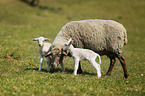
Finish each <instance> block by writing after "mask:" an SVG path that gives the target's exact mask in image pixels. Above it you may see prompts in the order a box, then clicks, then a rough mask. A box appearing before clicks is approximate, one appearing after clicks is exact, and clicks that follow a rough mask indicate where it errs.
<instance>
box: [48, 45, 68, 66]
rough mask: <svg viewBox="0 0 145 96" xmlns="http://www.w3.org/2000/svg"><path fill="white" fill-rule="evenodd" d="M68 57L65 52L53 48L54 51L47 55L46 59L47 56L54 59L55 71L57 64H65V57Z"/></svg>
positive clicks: (52, 62) (52, 63)
mask: <svg viewBox="0 0 145 96" xmlns="http://www.w3.org/2000/svg"><path fill="white" fill-rule="evenodd" d="M66 55H67V54H66V52H64V51H63V50H61V49H59V48H52V50H51V51H50V52H48V53H47V54H46V57H47V56H51V57H52V60H51V67H52V69H55V68H57V64H59V63H62V62H63V59H64V56H66Z"/></svg>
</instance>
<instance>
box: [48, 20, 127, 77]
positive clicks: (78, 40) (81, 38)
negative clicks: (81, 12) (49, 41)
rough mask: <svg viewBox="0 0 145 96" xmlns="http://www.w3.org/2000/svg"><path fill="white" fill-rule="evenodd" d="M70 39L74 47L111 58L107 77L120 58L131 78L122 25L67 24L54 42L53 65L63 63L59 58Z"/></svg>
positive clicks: (85, 21) (74, 22) (96, 23)
mask: <svg viewBox="0 0 145 96" xmlns="http://www.w3.org/2000/svg"><path fill="white" fill-rule="evenodd" d="M70 38H72V39H73V40H74V43H73V45H74V47H79V48H86V49H91V50H93V51H94V52H96V53H99V54H100V55H107V56H108V57H109V58H110V67H109V69H108V71H107V73H106V75H110V74H111V71H112V69H113V67H114V64H115V61H116V58H118V59H119V61H120V63H121V65H122V67H123V71H124V77H125V78H127V77H128V76H129V74H128V71H127V67H126V63H125V59H124V57H123V56H122V48H123V45H124V44H127V33H126V29H125V28H124V27H123V25H122V24H120V23H118V22H116V21H113V20H100V19H94V20H82V21H72V22H69V23H67V24H66V25H64V26H63V27H62V29H61V31H60V32H59V33H58V34H57V36H56V38H55V40H54V41H53V48H52V50H51V52H49V55H50V54H51V55H52V56H53V60H52V63H53V64H56V62H58V60H60V61H61V62H62V60H63V59H62V58H58V57H59V55H60V54H61V53H60V52H61V50H62V47H63V45H64V44H65V42H67V41H68V40H69V39H70ZM62 55H63V54H62ZM62 55H61V56H62Z"/></svg>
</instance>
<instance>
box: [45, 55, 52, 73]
mask: <svg viewBox="0 0 145 96" xmlns="http://www.w3.org/2000/svg"><path fill="white" fill-rule="evenodd" d="M46 61H47V67H46V68H45V70H46V71H50V68H49V65H50V63H51V59H50V57H46Z"/></svg>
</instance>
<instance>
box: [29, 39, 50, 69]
mask: <svg viewBox="0 0 145 96" xmlns="http://www.w3.org/2000/svg"><path fill="white" fill-rule="evenodd" d="M32 40H33V41H38V45H39V54H40V66H39V71H41V67H42V64H43V56H45V55H46V53H47V52H49V51H50V49H51V47H52V44H50V43H46V42H44V41H49V40H50V39H48V38H44V37H39V38H34V39H32ZM46 61H47V67H46V69H45V70H46V71H50V68H49V66H50V63H51V58H50V56H48V57H46Z"/></svg>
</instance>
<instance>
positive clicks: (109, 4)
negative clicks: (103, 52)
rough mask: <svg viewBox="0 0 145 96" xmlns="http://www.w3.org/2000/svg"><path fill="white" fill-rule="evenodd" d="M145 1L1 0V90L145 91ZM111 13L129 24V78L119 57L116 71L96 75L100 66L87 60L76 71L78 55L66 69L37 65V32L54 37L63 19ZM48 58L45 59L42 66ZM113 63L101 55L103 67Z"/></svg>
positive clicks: (4, 95)
mask: <svg viewBox="0 0 145 96" xmlns="http://www.w3.org/2000/svg"><path fill="white" fill-rule="evenodd" d="M144 9H145V1H144V0H140V1H139V2H138V0H110V1H107V0H40V8H38V9H37V8H35V7H31V6H29V5H28V4H26V3H24V2H22V1H21V0H1V1H0V86H1V88H0V95H1V96H18V95H22V96H26V95H27V96H30V95H36V96H40V95H42V96H43V95H52V96H55V95H56V96H58V95H60V96H61V95H67V96H72V95H74V96H78V95H84V96H90V95H100V96H106V95H107V96H109V95H111V96H112V95H113V96H116V95H122V96H124V95H125V96H143V95H145V82H144V81H145V77H144V75H145V70H144V65H145V59H144V57H145V51H144V48H145V44H144V42H145V38H144V35H145V30H144V26H145V22H144V21H145V18H144V17H145V13H144ZM94 18H99V19H112V20H115V21H118V22H120V23H122V24H123V25H124V26H125V28H126V29H127V33H128V44H127V45H126V46H124V49H123V56H124V57H125V59H126V63H127V68H128V71H129V74H130V76H129V78H128V79H123V70H122V67H121V64H120V63H119V61H118V60H117V62H116V65H115V67H114V69H113V71H112V74H111V76H102V78H97V76H96V71H95V69H94V68H93V67H92V66H91V65H90V64H89V63H88V61H82V64H83V65H82V69H83V71H84V73H83V74H81V75H78V76H74V75H73V74H72V73H73V59H72V58H69V57H67V58H66V60H65V62H64V66H65V68H66V71H65V73H61V71H60V66H58V69H57V70H56V71H55V72H45V71H41V72H39V71H38V67H39V54H38V45H37V43H36V42H33V41H32V38H35V37H39V36H44V37H48V38H50V39H51V41H50V42H51V43H52V42H53V40H54V38H55V36H56V35H57V33H58V32H59V30H60V29H61V27H62V26H63V25H65V24H66V23H67V22H70V21H74V20H84V19H94ZM45 67H46V61H44V64H43V70H44V68H45ZM108 67H109V59H108V58H107V57H106V56H102V65H101V69H102V70H101V72H102V74H103V75H104V74H105V73H106V72H107V70H108Z"/></svg>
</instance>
